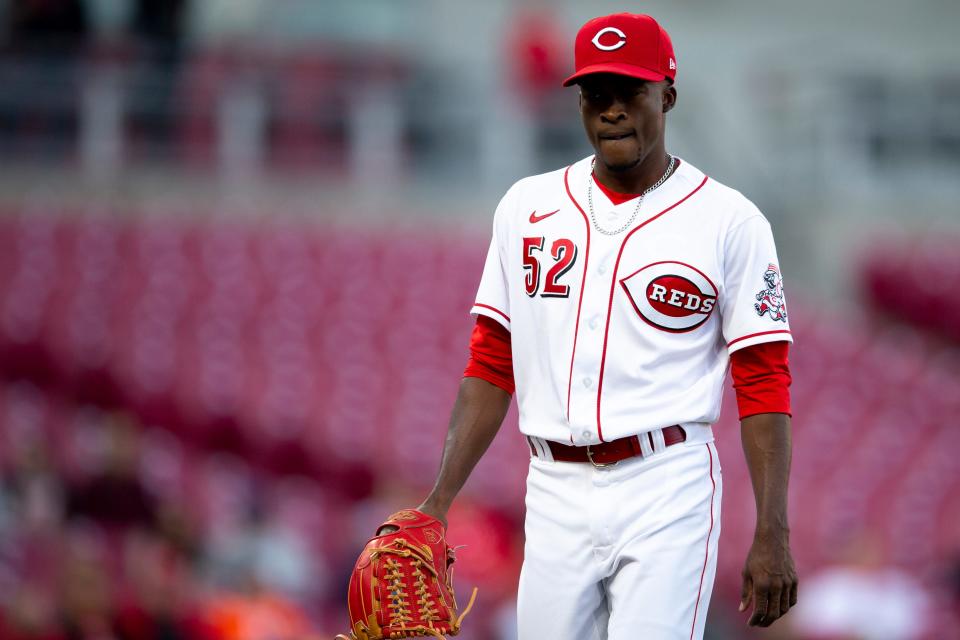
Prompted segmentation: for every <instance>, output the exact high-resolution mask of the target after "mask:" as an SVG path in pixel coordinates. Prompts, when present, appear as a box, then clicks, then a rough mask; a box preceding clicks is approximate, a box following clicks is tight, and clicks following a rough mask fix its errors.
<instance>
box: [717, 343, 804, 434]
mask: <svg viewBox="0 0 960 640" xmlns="http://www.w3.org/2000/svg"><path fill="white" fill-rule="evenodd" d="M789 346H790V345H789V343H788V342H785V341H777V342H764V343H761V344H755V345H751V346H749V347H744V348H743V349H739V350H737V351H734V352H733V353H732V354H731V355H730V369H731V373H732V374H733V388H734V390H735V391H736V392H737V408H738V409H739V411H740V419H741V420H743V419H744V418H748V417H750V416H753V415H757V414H758V413H786V414H787V415H790V382H791V377H790V366H789V365H790V363H789V360H788V357H787V356H788V350H789Z"/></svg>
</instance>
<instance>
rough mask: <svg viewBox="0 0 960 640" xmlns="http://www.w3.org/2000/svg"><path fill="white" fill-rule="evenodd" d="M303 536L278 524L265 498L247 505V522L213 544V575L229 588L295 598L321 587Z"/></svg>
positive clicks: (320, 575)
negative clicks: (267, 592)
mask: <svg viewBox="0 0 960 640" xmlns="http://www.w3.org/2000/svg"><path fill="white" fill-rule="evenodd" d="M312 565H313V562H312V559H311V557H310V555H309V553H308V551H307V546H306V544H305V541H304V540H302V539H301V538H300V536H299V535H298V534H297V533H296V532H294V531H291V530H289V529H288V528H286V527H284V526H282V525H281V524H280V523H278V522H277V521H276V520H275V518H274V517H273V514H272V513H271V511H270V509H269V506H268V503H267V501H266V500H264V499H263V496H262V495H258V496H255V497H254V498H253V499H252V500H251V501H250V504H249V505H248V512H247V517H246V520H245V521H244V522H242V523H239V524H238V526H236V527H231V528H230V529H229V530H228V531H227V532H226V534H225V535H224V536H222V537H221V538H220V539H218V540H214V541H213V544H211V567H210V568H211V573H212V575H213V577H214V579H215V580H216V581H217V582H219V583H221V584H226V585H238V584H244V583H246V584H247V585H248V587H249V590H250V591H253V592H257V591H260V590H261V589H272V590H276V591H277V592H279V593H283V594H285V595H288V596H292V597H295V598H299V597H303V596H305V595H306V592H307V589H308V588H311V587H314V588H315V587H316V586H318V585H317V583H318V577H321V578H322V574H318V572H317V571H315V570H314V569H313V567H312Z"/></svg>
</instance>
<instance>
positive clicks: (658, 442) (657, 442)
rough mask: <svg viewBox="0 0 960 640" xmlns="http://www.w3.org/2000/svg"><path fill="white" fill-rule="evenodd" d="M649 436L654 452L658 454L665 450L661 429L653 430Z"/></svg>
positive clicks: (665, 444) (665, 445) (665, 443)
mask: <svg viewBox="0 0 960 640" xmlns="http://www.w3.org/2000/svg"><path fill="white" fill-rule="evenodd" d="M650 436H651V438H652V439H653V450H654V452H656V453H660V452H662V451H663V450H664V449H666V448H667V441H666V440H665V439H664V437H663V429H654V430H653V431H651V432H650Z"/></svg>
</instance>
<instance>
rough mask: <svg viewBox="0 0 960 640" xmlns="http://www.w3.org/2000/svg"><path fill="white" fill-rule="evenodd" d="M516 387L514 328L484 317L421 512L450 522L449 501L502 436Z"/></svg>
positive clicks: (474, 337) (476, 329)
mask: <svg viewBox="0 0 960 640" xmlns="http://www.w3.org/2000/svg"><path fill="white" fill-rule="evenodd" d="M513 391H514V382H513V355H512V348H511V340H510V332H509V331H508V330H507V329H506V328H505V327H503V326H502V325H500V324H499V323H498V322H496V321H495V320H492V319H490V318H487V317H485V316H479V317H478V318H477V324H476V326H475V327H474V329H473V335H472V336H471V339H470V360H469V361H468V362H467V368H466V370H465V371H464V378H463V381H461V383H460V391H459V392H458V393H457V400H456V402H455V403H454V405H453V412H452V414H451V416H450V425H449V427H448V429H447V439H446V443H445V444H444V447H443V458H442V460H441V462H440V472H439V474H438V475H437V481H436V484H435V485H434V487H433V490H432V491H431V492H430V495H429V496H427V499H426V500H425V501H424V502H423V504H421V505H420V510H421V511H423V512H425V513H428V514H430V515H432V516H435V517H437V518H439V519H440V520H441V521H443V522H446V515H447V511H448V510H449V509H450V504H451V503H452V502H453V499H454V498H455V497H456V495H457V493H459V492H460V489H461V488H462V487H463V485H464V483H465V482H466V481H467V478H468V477H469V476H470V472H472V471H473V468H474V467H475V466H477V462H479V461H480V458H481V457H482V456H483V454H484V453H485V452H486V450H487V448H488V447H489V446H490V443H491V442H492V441H493V438H494V436H496V435H497V431H498V430H499V429H500V425H501V424H502V423H503V418H504V416H506V414H507V409H509V407H510V398H511V397H512V395H513Z"/></svg>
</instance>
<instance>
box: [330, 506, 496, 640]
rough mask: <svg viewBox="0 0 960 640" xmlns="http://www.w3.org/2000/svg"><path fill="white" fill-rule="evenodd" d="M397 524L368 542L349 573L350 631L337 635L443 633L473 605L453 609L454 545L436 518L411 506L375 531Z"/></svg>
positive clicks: (369, 637) (367, 638) (341, 638)
mask: <svg viewBox="0 0 960 640" xmlns="http://www.w3.org/2000/svg"><path fill="white" fill-rule="evenodd" d="M384 527H396V530H395V531H394V530H390V531H389V532H387V533H383V534H381V535H376V536H374V537H373V538H371V539H370V541H369V542H367V545H366V546H365V547H364V548H363V552H362V553H361V554H360V558H359V559H358V560H357V564H356V566H355V567H354V569H353V574H352V575H351V576H350V586H349V589H348V592H347V607H348V610H349V613H350V626H351V632H350V635H349V636H345V635H342V634H341V635H338V636H337V638H338V640H380V639H381V638H413V637H430V636H432V637H435V638H443V637H444V635H445V634H450V635H456V634H457V633H459V631H460V623H461V622H462V621H463V618H464V616H466V615H467V613H469V611H470V608H471V607H473V601H474V599H475V598H476V597H477V590H476V589H474V590H473V595H472V596H471V597H470V602H469V603H468V604H467V607H466V609H464V610H463V612H462V613H460V614H459V615H458V614H457V601H456V600H455V598H454V595H453V560H454V557H453V556H454V554H453V548H452V547H450V546H449V545H447V542H446V540H445V539H444V527H443V523H441V522H440V521H439V520H437V519H436V518H433V517H431V516H428V515H427V514H425V513H422V512H420V511H417V510H415V509H405V510H403V511H398V512H397V513H395V514H393V515H392V516H390V517H389V518H388V519H387V521H386V522H384V523H383V524H382V525H381V526H380V527H379V528H378V529H377V531H380V530H382V529H383V528H384Z"/></svg>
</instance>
